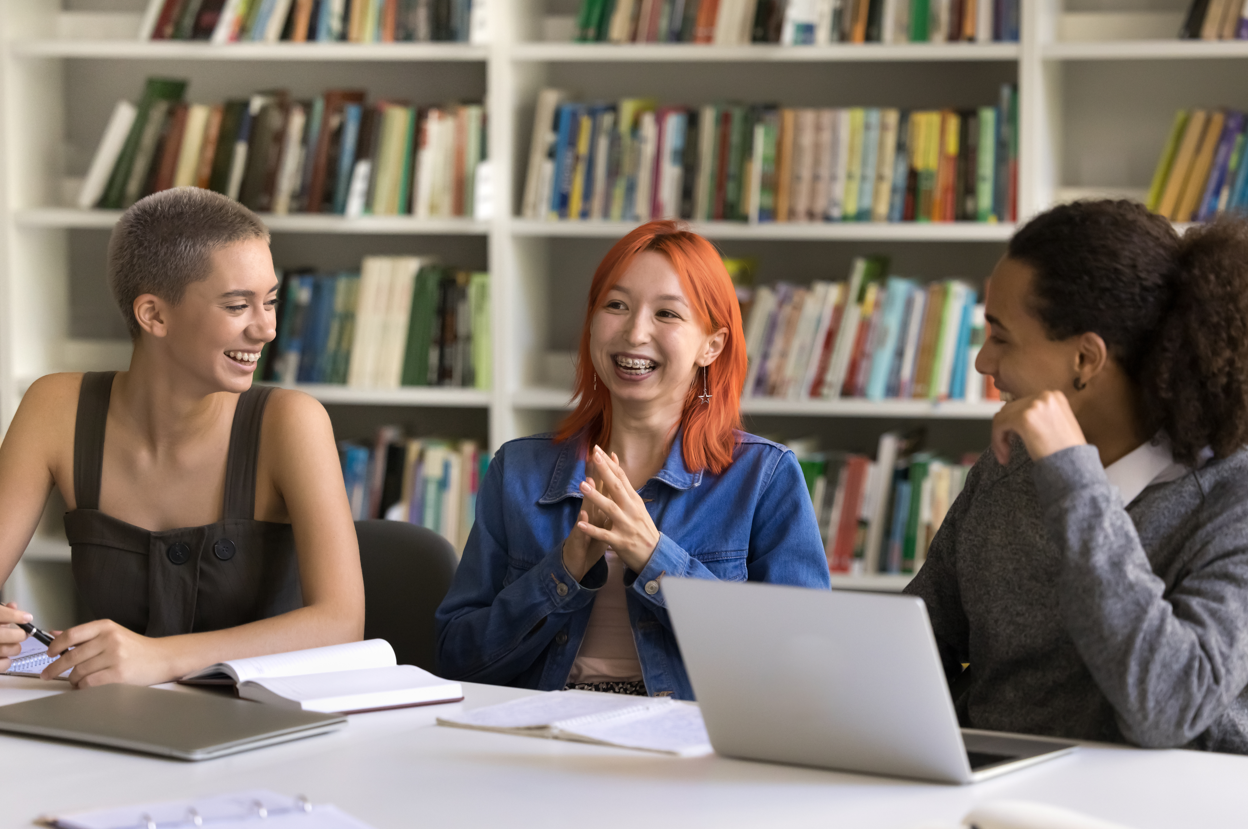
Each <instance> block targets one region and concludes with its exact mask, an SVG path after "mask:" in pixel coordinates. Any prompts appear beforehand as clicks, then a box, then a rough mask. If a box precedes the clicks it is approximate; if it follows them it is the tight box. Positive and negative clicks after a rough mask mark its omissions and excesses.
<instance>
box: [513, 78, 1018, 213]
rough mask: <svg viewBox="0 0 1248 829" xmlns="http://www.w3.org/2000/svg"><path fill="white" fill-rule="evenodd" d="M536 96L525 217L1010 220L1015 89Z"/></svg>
mask: <svg viewBox="0 0 1248 829" xmlns="http://www.w3.org/2000/svg"><path fill="white" fill-rule="evenodd" d="M564 98H565V94H564V93H563V92H562V91H560V90H557V89H547V90H544V91H543V92H542V93H541V95H540V96H539V98H538V103H537V109H536V113H535V119H534V125H533V138H532V144H531V145H530V153H529V163H528V177H527V180H526V182H525V189H524V202H523V205H522V212H523V215H524V216H525V217H526V218H530V219H549V220H559V219H563V220H572V221H576V220H582V219H611V220H617V221H618V220H626V221H639V222H644V221H649V220H650V219H652V218H684V219H693V220H696V221H708V220H736V221H750V222H836V221H857V222H908V221H918V222H953V221H979V222H1008V221H1014V219H1015V215H1016V203H1017V190H1018V187H1017V180H1018V169H1017V168H1018V93H1017V88H1016V87H1015V86H1013V85H1010V84H1006V85H1004V86H1002V88H1001V99H1000V103H999V104H998V105H997V106H984V107H980V108H978V109H971V110H952V109H945V110H914V111H902V110H898V109H893V108H877V107H849V108H841V109H810V108H804V109H790V108H781V107H775V106H770V105H761V104H756V105H743V104H720V105H714V104H711V105H706V106H703V107H699V108H690V107H680V106H663V107H659V106H657V105H656V103H655V101H653V100H650V99H643V98H627V99H624V100H622V101H620V102H619V103H618V104H611V103H596V104H581V103H573V102H569V101H566V100H564Z"/></svg>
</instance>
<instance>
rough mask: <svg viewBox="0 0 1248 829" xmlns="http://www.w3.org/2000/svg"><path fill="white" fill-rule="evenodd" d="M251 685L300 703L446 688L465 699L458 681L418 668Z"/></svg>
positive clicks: (273, 680) (268, 679) (270, 679)
mask: <svg viewBox="0 0 1248 829" xmlns="http://www.w3.org/2000/svg"><path fill="white" fill-rule="evenodd" d="M251 682H253V683H254V684H256V685H260V686H262V687H264V688H268V689H269V690H270V691H272V692H273V693H275V694H278V695H279V696H283V697H285V698H286V699H289V700H295V701H296V702H310V701H312V700H318V699H325V698H329V697H352V696H367V695H370V694H379V693H385V692H388V691H405V690H409V689H413V688H430V689H443V690H445V691H446V692H447V694H446V696H455V697H461V696H463V691H462V690H461V688H460V684H459V683H458V682H450V681H448V680H445V679H442V678H441V677H437V676H434V675H433V674H431V673H429V672H428V671H424V670H421V669H420V668H417V667H416V666H415V665H391V666H389V667H384V668H363V669H361V670H358V671H335V672H333V673H325V674H310V675H305V676H285V677H281V676H278V677H265V678H260V679H254V680H251ZM450 692H454V693H453V694H452V693H450Z"/></svg>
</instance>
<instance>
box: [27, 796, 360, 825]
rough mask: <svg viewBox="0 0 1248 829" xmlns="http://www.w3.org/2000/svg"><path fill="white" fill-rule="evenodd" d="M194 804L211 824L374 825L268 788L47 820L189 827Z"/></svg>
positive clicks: (59, 823) (103, 810) (65, 822)
mask: <svg viewBox="0 0 1248 829" xmlns="http://www.w3.org/2000/svg"><path fill="white" fill-rule="evenodd" d="M258 805H262V806H263V807H264V810H265V812H266V814H267V817H264V818H260V816H259V813H258ZM191 809H194V810H195V813H196V814H198V815H199V817H200V819H201V820H202V821H203V825H204V826H207V827H212V829H229V827H236V826H238V827H241V826H247V827H256V826H257V824H259V825H260V826H263V827H264V829H371V827H369V825H368V824H366V823H363V822H361V821H359V820H356V819H355V818H353V817H351V816H350V815H348V814H347V813H345V812H343V811H341V810H339V809H337V808H335V807H334V806H330V805H322V804H315V803H314V804H312V810H311V811H310V812H305V811H304V810H303V809H302V808H301V804H299V803H298V801H297V800H296V799H295V798H293V797H285V796H283V795H279V794H275V793H273V792H271V791H266V790H264V789H254V790H251V791H244V792H235V793H233V794H225V795H219V796H217V797H197V798H194V799H192V800H169V801H165V802H163V803H147V804H140V805H137V806H123V807H121V808H115V809H100V810H98V811H93V812H79V813H77V814H73V815H65V816H53V815H49V816H47V817H45V818H44V820H46V821H47V822H49V823H51V824H52V825H54V826H58V827H61V828H62V829H134V827H138V826H146V825H147V824H148V821H149V820H150V821H151V822H152V823H155V824H156V825H157V826H162V827H164V826H178V827H182V826H186V827H190V826H194V823H193V822H192V821H190V820H188V818H190V817H191V815H192V813H191V811H190V810H191Z"/></svg>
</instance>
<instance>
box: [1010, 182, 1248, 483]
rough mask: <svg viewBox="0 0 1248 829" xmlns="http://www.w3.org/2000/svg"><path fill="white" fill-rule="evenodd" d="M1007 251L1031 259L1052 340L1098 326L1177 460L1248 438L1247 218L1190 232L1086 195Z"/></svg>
mask: <svg viewBox="0 0 1248 829" xmlns="http://www.w3.org/2000/svg"><path fill="white" fill-rule="evenodd" d="M1007 255H1008V256H1009V257H1010V258H1011V259H1015V260H1018V261H1020V262H1023V263H1025V264H1027V265H1028V266H1030V267H1031V268H1032V271H1033V273H1034V278H1033V280H1032V291H1031V292H1032V295H1033V303H1032V311H1033V312H1034V313H1035V314H1036V316H1037V317H1038V318H1039V319H1040V322H1041V324H1042V325H1043V326H1044V328H1045V331H1046V333H1047V334H1048V336H1049V337H1050V338H1051V339H1054V340H1064V339H1067V338H1069V337H1073V336H1076V335H1079V334H1083V333H1086V332H1093V333H1095V334H1098V335H1099V336H1100V337H1101V339H1103V340H1104V341H1105V344H1106V346H1107V347H1108V349H1109V352H1110V354H1111V356H1112V357H1113V358H1114V359H1115V360H1116V361H1117V362H1118V364H1119V365H1120V366H1121V367H1122V369H1123V371H1124V372H1125V373H1126V375H1127V376H1128V377H1129V378H1130V379H1131V380H1132V381H1133V382H1134V383H1135V384H1136V387H1137V388H1138V389H1139V391H1140V397H1141V403H1142V406H1141V410H1142V411H1141V414H1142V416H1143V417H1144V421H1145V426H1146V427H1147V428H1148V429H1149V431H1150V433H1156V432H1158V431H1164V432H1165V434H1166V436H1167V437H1168V438H1169V440H1170V446H1171V451H1172V452H1173V453H1174V457H1175V459H1176V460H1178V461H1180V462H1183V463H1189V464H1190V463H1193V462H1194V461H1195V460H1196V459H1197V457H1198V456H1199V455H1200V453H1201V452H1202V451H1203V450H1204V449H1205V448H1206V447H1209V448H1210V449H1212V450H1213V453H1214V455H1215V456H1216V457H1225V456H1227V455H1229V454H1231V453H1232V452H1234V451H1235V450H1237V449H1239V448H1240V447H1241V446H1244V445H1246V444H1248V220H1245V219H1244V218H1243V217H1238V216H1223V217H1220V218H1219V219H1217V220H1216V221H1214V222H1212V223H1211V224H1208V225H1203V226H1196V227H1192V228H1190V229H1189V230H1188V231H1187V232H1186V233H1185V234H1184V235H1183V236H1182V237H1180V236H1179V235H1178V233H1176V232H1175V230H1174V227H1173V225H1171V224H1170V222H1169V221H1167V220H1166V219H1164V218H1162V217H1161V216H1157V215H1155V214H1153V213H1149V212H1148V210H1147V209H1146V208H1145V207H1144V206H1143V205H1142V204H1139V203H1138V202H1132V201H1125V200H1123V201H1110V200H1104V201H1079V202H1073V203H1070V204H1063V205H1059V206H1057V207H1054V208H1052V209H1051V210H1048V211H1046V212H1044V213H1041V214H1040V215H1039V216H1036V217H1035V218H1034V219H1032V220H1031V221H1030V222H1028V223H1027V224H1026V225H1025V226H1023V227H1022V228H1021V229H1020V230H1019V231H1018V232H1017V233H1016V234H1014V237H1013V238H1012V239H1011V240H1010V245H1009V250H1008V253H1007Z"/></svg>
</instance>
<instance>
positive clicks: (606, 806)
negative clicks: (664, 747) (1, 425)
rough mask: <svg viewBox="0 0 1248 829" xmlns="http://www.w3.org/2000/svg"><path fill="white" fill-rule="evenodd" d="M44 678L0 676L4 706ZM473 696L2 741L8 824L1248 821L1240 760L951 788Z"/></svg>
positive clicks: (1174, 758) (1093, 762)
mask: <svg viewBox="0 0 1248 829" xmlns="http://www.w3.org/2000/svg"><path fill="white" fill-rule="evenodd" d="M48 687H49V685H48V684H47V683H43V682H41V681H39V680H36V679H21V678H17V677H0V704H8V703H13V702H20V701H22V700H24V699H33V698H34V697H36V696H40V695H42V694H45V693H48ZM55 687H57V688H60V687H64V686H61V685H60V683H57V684H56V686H55ZM180 690H183V691H186V692H188V693H200V692H196V691H190V690H187V689H180ZM175 692H176V691H175ZM464 692H465V694H466V699H465V701H464V702H463V703H459V704H455V705H443V706H431V707H426V708H410V709H405V710H398V711H383V712H376V713H372V714H360V715H354V716H352V717H351V718H350V720H351V721H350V723H349V724H348V725H347V726H346V727H345V728H343V729H342V730H340V731H338V732H336V733H334V734H330V735H327V736H320V737H311V738H308V739H305V740H299V741H296V742H293V743H287V744H284V745H279V746H273V747H271V748H265V749H259V750H257V751H251V752H247V753H244V754H238V755H235V756H232V757H224V758H221V759H219V760H209V761H206V762H201V763H184V762H181V761H177V760H162V759H158V758H154V757H146V756H143V755H138V754H129V753H125V752H118V751H108V750H103V749H94V748H88V747H83V746H73V745H69V744H65V743H57V742H53V741H50V740H38V739H27V738H21V737H16V736H5V735H0V758H2V760H0V764H2V767H3V771H0V829H8V827H28V826H30V822H31V821H32V820H33V819H34V818H36V817H37V816H39V815H40V814H43V813H46V812H53V811H61V812H68V811H76V810H80V809H91V808H99V807H103V806H110V805H127V804H137V803H141V802H148V801H154V800H169V799H178V798H186V797H197V796H204V795H211V794H220V793H224V792H229V791H234V790H239V789H246V788H267V789H272V790H273V791H276V792H279V793H282V794H287V795H296V794H305V795H307V796H308V797H309V798H311V799H312V800H313V801H314V802H329V803H334V804H337V805H338V806H339V807H341V808H343V809H345V810H346V811H348V812H350V813H351V814H353V815H355V816H356V817H358V818H360V819H361V820H363V821H365V822H367V823H370V824H372V825H373V826H374V827H376V829H399V828H400V827H430V828H431V829H434V828H435V827H436V829H454V828H456V827H489V829H511V828H512V827H525V826H542V827H559V826H575V827H585V829H599V827H602V828H603V829H606V827H614V826H620V827H638V826H643V827H661V826H672V827H682V829H694V827H708V829H710V828H711V827H713V829H732V827H738V826H740V827H764V826H765V827H780V826H812V827H813V826H819V827H919V826H924V825H926V826H941V825H946V826H947V825H950V824H953V823H956V822H957V820H958V819H959V818H961V816H962V815H964V814H965V813H966V812H967V811H968V810H969V809H970V808H971V807H972V806H974V805H975V804H976V803H979V802H981V801H984V800H996V799H1002V798H1008V799H1021V800H1034V801H1040V802H1045V803H1050V804H1054V805H1058V806H1064V807H1066V808H1070V809H1076V810H1079V811H1083V812H1086V813H1088V814H1090V815H1095V816H1097V817H1101V818H1103V819H1107V820H1115V821H1119V822H1121V823H1124V824H1127V825H1129V826H1132V827H1137V829H1148V828H1149V827H1201V829H1213V827H1219V826H1227V827H1230V826H1235V827H1243V826H1245V825H1248V758H1243V757H1233V756H1228V755H1218V754H1205V753H1201V752H1188V751H1142V750H1138V749H1129V748H1107V747H1084V748H1082V749H1081V750H1080V751H1078V752H1076V753H1075V755H1073V756H1070V757H1066V758H1061V759H1057V760H1054V761H1051V762H1049V763H1044V764H1041V765H1039V766H1036V767H1034V768H1031V769H1024V770H1022V771H1019V772H1015V773H1013V774H1009V775H1005V776H1003V777H1001V778H998V779H996V780H991V781H989V782H986V783H981V784H978V785H975V786H963V787H958V786H944V785H935V784H924V783H915V782H907V781H900V780H891V779H885V778H873V777H865V776H858V775H852V774H840V773H837V772H830V771H821V770H816V769H803V768H793V767H787V766H779V765H770V764H765V763H752V762H744V761H739V760H730V759H725V758H721V757H705V758H699V759H685V760H682V759H676V758H668V757H664V756H660V755H653V754H647V753H644V752H638V751H628V750H623V749H611V748H604V747H598V746H591V745H583V744H577V743H568V742H562V741H556V740H541V739H536V738H529V737H514V736H509V735H504V734H490V733H486V732H475V731H467V730H463V729H454V728H443V727H439V726H435V725H434V717H436V716H438V715H439V714H441V713H443V712H447V711H453V710H459V709H460V707H461V706H462V707H464V708H474V707H479V706H482V705H490V704H493V703H496V702H503V701H505V700H508V699H513V698H515V697H518V696H523V695H524V694H527V693H530V692H528V691H520V690H516V689H512V688H498V687H494V686H489V685H473V684H469V683H466V684H465V686H464Z"/></svg>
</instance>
